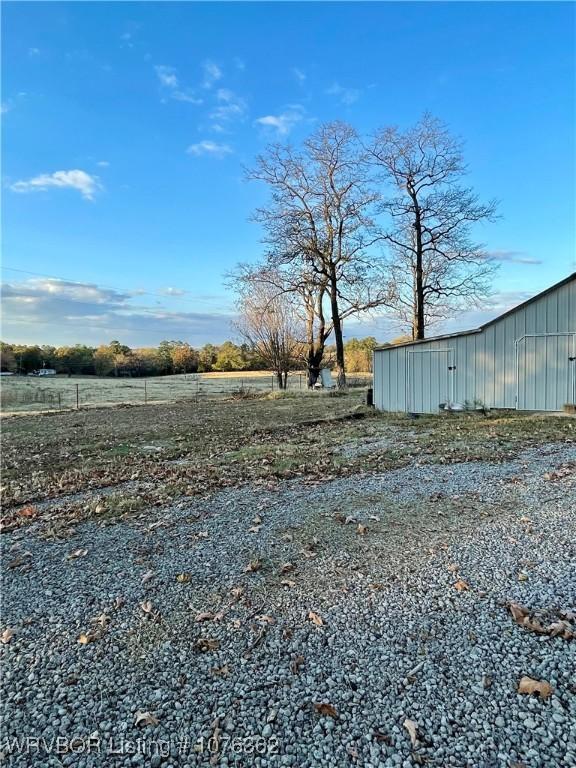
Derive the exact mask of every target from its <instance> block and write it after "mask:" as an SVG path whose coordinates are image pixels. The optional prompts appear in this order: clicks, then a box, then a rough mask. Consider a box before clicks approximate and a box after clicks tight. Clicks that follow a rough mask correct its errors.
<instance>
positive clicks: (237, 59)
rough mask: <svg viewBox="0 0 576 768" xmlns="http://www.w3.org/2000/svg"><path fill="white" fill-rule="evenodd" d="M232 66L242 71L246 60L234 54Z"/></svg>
mask: <svg viewBox="0 0 576 768" xmlns="http://www.w3.org/2000/svg"><path fill="white" fill-rule="evenodd" d="M234 66H235V67H236V69H237V70H238V71H239V72H244V70H245V69H246V62H245V61H244V59H241V58H240V57H238V56H236V57H235V58H234Z"/></svg>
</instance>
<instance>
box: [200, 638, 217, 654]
mask: <svg viewBox="0 0 576 768" xmlns="http://www.w3.org/2000/svg"><path fill="white" fill-rule="evenodd" d="M219 645H220V642H219V641H218V640H216V639H215V638H212V637H199V638H198V639H197V640H196V642H195V643H194V650H195V651H199V652H200V653H208V652H209V651H215V650H216V649H217V648H218V646H219Z"/></svg>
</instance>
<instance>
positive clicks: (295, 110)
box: [255, 104, 305, 136]
mask: <svg viewBox="0 0 576 768" xmlns="http://www.w3.org/2000/svg"><path fill="white" fill-rule="evenodd" d="M304 115H305V110H304V107H302V106H300V105H299V104H293V105H290V106H289V107H286V109H284V110H283V111H282V112H280V113H279V114H277V115H263V116H262V117H258V118H257V119H256V121H255V122H256V124H257V125H260V126H262V127H263V128H266V129H269V130H271V131H273V132H275V133H276V134H277V135H278V136H287V135H288V134H289V133H290V131H291V130H292V129H293V128H294V126H295V125H297V124H298V123H299V122H301V121H302V120H303V119H304Z"/></svg>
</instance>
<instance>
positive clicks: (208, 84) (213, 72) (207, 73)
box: [202, 59, 222, 89]
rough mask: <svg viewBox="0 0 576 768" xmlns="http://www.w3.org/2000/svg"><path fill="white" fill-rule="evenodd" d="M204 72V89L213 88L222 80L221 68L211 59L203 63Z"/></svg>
mask: <svg viewBox="0 0 576 768" xmlns="http://www.w3.org/2000/svg"><path fill="white" fill-rule="evenodd" d="M202 70H203V72H204V79H203V80H202V87H203V88H206V89H209V88H212V86H213V85H214V83H216V82H217V81H218V80H221V79H222V70H221V68H220V67H219V66H218V64H216V62H214V61H212V60H211V59H207V60H206V61H204V62H203V63H202Z"/></svg>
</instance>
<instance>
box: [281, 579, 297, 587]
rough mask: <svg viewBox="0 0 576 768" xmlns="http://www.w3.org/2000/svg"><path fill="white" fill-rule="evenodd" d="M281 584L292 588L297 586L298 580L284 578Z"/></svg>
mask: <svg viewBox="0 0 576 768" xmlns="http://www.w3.org/2000/svg"><path fill="white" fill-rule="evenodd" d="M280 584H281V586H283V587H290V589H292V587H295V586H296V582H295V581H291V580H290V579H282V580H281V582H280Z"/></svg>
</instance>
